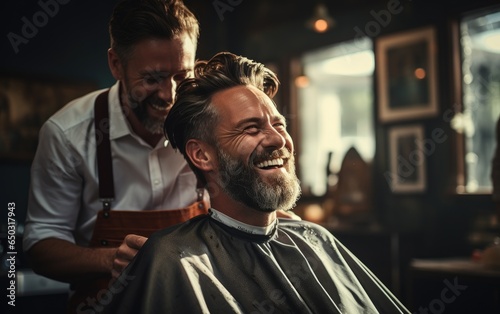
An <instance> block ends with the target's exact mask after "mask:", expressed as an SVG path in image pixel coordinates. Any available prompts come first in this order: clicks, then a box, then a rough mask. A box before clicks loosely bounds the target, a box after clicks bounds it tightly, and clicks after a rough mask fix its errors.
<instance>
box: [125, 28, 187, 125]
mask: <svg viewBox="0 0 500 314" xmlns="http://www.w3.org/2000/svg"><path fill="white" fill-rule="evenodd" d="M195 50H196V47H195V44H194V43H193V41H192V40H191V39H190V38H189V36H187V35H182V36H180V37H176V38H174V39H172V40H166V39H147V40H144V41H142V42H140V43H139V44H137V45H136V47H135V49H134V51H133V53H132V56H131V57H130V58H129V60H128V61H126V64H122V65H123V78H122V82H123V85H122V89H123V90H122V95H124V94H125V95H126V97H122V101H125V102H127V104H128V106H130V107H131V109H132V110H133V112H134V113H135V115H136V116H137V118H138V119H139V121H140V122H141V123H142V125H143V126H144V127H145V128H146V130H148V131H149V132H151V133H153V134H163V122H164V120H165V117H166V116H167V114H168V112H169V110H170V108H171V107H172V105H173V102H174V98H175V89H176V88H177V85H178V84H179V83H180V82H181V81H182V80H183V79H185V78H186V77H189V76H191V75H192V73H193V66H194V58H195Z"/></svg>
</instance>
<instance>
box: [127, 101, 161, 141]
mask: <svg viewBox="0 0 500 314" xmlns="http://www.w3.org/2000/svg"><path fill="white" fill-rule="evenodd" d="M129 101H130V106H131V107H132V111H133V112H134V114H135V116H136V117H137V119H138V120H139V122H141V124H142V125H143V126H144V128H145V129H146V130H148V131H149V132H150V133H152V134H163V124H164V122H165V118H161V119H158V118H153V117H151V116H150V115H149V114H148V111H147V110H148V109H147V107H148V106H149V105H151V104H156V105H158V106H162V107H164V106H166V104H165V101H163V100H161V99H159V98H157V97H155V96H154V95H151V96H148V97H146V98H145V99H144V100H141V101H136V100H134V99H132V98H131V97H129Z"/></svg>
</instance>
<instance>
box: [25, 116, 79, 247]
mask: <svg viewBox="0 0 500 314" xmlns="http://www.w3.org/2000/svg"><path fill="white" fill-rule="evenodd" d="M69 144H70V143H68V141H67V140H66V137H65V136H64V133H63V132H62V130H61V129H60V128H59V127H58V126H57V125H56V124H55V123H54V122H52V121H51V120H49V121H47V122H46V123H45V124H44V125H43V126H42V128H41V130H40V134H39V143H38V148H37V152H36V155H35V158H34V160H33V164H32V166H31V184H30V192H29V199H28V211H27V217H26V225H25V231H24V238H23V248H24V250H28V249H29V248H31V247H32V246H33V245H34V244H35V243H36V242H38V241H40V240H42V239H46V238H58V239H63V240H67V241H70V242H72V243H75V239H74V235H73V230H74V229H75V225H76V221H77V218H78V213H79V211H80V207H81V202H80V200H81V197H82V195H81V194H82V182H83V179H82V177H81V176H80V175H79V174H78V173H77V172H76V170H75V169H76V167H77V166H78V164H79V162H81V160H82V159H81V158H80V157H79V156H77V154H76V153H75V152H74V151H72V149H71V148H70V146H69Z"/></svg>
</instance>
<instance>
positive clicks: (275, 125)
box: [274, 122, 286, 130]
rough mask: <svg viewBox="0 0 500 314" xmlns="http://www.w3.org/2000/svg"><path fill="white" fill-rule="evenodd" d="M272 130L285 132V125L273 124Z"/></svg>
mask: <svg viewBox="0 0 500 314" xmlns="http://www.w3.org/2000/svg"><path fill="white" fill-rule="evenodd" d="M274 128H275V129H276V130H286V124H284V123H281V122H280V123H276V124H274Z"/></svg>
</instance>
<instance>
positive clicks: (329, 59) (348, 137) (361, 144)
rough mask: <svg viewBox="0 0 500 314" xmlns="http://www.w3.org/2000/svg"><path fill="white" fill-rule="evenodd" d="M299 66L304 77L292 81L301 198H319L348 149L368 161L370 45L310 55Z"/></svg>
mask: <svg viewBox="0 0 500 314" xmlns="http://www.w3.org/2000/svg"><path fill="white" fill-rule="evenodd" d="M301 64H302V69H303V74H304V75H303V76H301V77H298V78H297V80H296V81H295V82H296V86H297V88H298V114H299V116H300V119H299V121H300V125H299V136H300V143H301V147H300V152H299V154H300V156H299V158H298V160H299V169H300V179H301V182H302V188H303V190H304V193H306V194H310V195H314V196H321V195H323V194H325V192H326V191H327V186H328V185H333V184H334V183H335V182H332V181H335V174H336V173H338V171H339V170H340V166H341V163H342V160H343V158H344V155H345V153H346V152H347V151H348V150H349V148H350V147H354V148H356V150H357V151H358V152H359V154H360V155H361V157H362V158H363V159H364V160H365V161H366V162H371V160H372V159H373V155H374V152H375V138H374V127H373V102H374V100H373V87H372V85H373V71H374V53H373V47H372V42H371V40H370V39H368V38H366V39H358V40H355V41H352V42H346V43H341V44H337V45H334V46H331V47H327V48H323V49H320V50H317V51H312V52H309V53H307V54H305V55H304V56H303V57H302V59H301ZM304 169H307V171H304ZM328 174H331V175H328Z"/></svg>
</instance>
